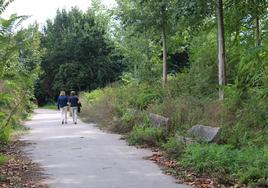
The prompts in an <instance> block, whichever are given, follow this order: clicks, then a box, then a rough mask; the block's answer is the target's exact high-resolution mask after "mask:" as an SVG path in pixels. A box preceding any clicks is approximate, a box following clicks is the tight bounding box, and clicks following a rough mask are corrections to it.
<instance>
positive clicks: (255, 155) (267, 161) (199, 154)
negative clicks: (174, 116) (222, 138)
mask: <svg viewBox="0 0 268 188" xmlns="http://www.w3.org/2000/svg"><path fill="white" fill-rule="evenodd" d="M181 162H182V164H183V165H184V166H185V167H188V168H191V169H192V170H194V171H196V172H199V173H207V174H210V175H212V176H215V177H216V178H217V179H218V180H219V181H221V182H222V181H227V182H229V181H233V182H235V181H236V180H238V181H239V182H240V183H241V184H242V183H246V184H257V183H258V182H262V183H263V181H262V180H265V179H267V178H268V168H267V166H268V149H267V148H247V149H241V150H238V149H234V147H232V146H230V145H213V144H211V145H207V144H192V145H189V146H187V148H186V150H185V152H184V154H183V155H182V159H181ZM223 178H225V179H223ZM222 183H225V182H222ZM267 185H268V184H267Z"/></svg>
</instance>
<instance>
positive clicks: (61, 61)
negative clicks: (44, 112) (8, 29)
mask: <svg viewBox="0 0 268 188" xmlns="http://www.w3.org/2000/svg"><path fill="white" fill-rule="evenodd" d="M107 14H108V13H107V12H106V11H105V10H103V9H102V8H101V6H100V5H99V4H98V2H97V1H95V2H94V3H93V7H90V8H89V9H88V11H86V12H85V13H83V12H82V11H81V10H79V9H78V8H72V9H71V10H70V11H66V10H65V9H63V10H61V11H57V15H56V17H55V18H54V20H53V21H52V20H48V21H47V25H46V27H45V28H44V31H43V32H44V33H43V35H42V42H41V45H42V47H43V48H44V49H45V52H46V53H45V54H44V57H43V58H42V63H41V68H42V70H43V72H42V75H41V77H40V80H39V82H38V84H39V85H37V86H38V87H37V89H38V88H39V89H40V91H37V92H36V97H38V100H39V101H44V100H45V98H46V97H47V98H51V99H54V97H55V96H56V95H58V92H59V91H60V90H66V91H71V90H75V91H85V90H87V91H88V90H93V89H96V88H99V87H103V86H105V85H106V84H108V83H111V82H114V81H116V80H117V79H118V77H119V76H120V75H121V72H122V71H123V69H124V65H123V61H122V60H121V59H122V58H121V57H120V56H119V55H117V54H115V53H114V44H113V42H112V41H111V39H110V38H109V35H108V34H107V32H108V31H107V30H106V29H107V27H108V26H107V25H108V23H109V19H108V18H109V17H108V15H107Z"/></svg>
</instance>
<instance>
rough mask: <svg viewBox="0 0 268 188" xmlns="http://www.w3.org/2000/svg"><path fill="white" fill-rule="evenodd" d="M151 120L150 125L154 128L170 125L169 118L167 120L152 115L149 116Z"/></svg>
mask: <svg viewBox="0 0 268 188" xmlns="http://www.w3.org/2000/svg"><path fill="white" fill-rule="evenodd" d="M149 120H150V123H151V124H152V125H153V126H154V127H164V128H166V127H168V124H169V118H166V117H164V116H160V115H157V114H153V113H150V114H149Z"/></svg>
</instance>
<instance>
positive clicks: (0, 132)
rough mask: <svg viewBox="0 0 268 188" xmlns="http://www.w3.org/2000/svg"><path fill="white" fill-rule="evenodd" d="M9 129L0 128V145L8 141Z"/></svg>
mask: <svg viewBox="0 0 268 188" xmlns="http://www.w3.org/2000/svg"><path fill="white" fill-rule="evenodd" d="M10 134H11V128H10V127H9V126H7V127H5V128H0V145H2V144H7V143H8V141H9V139H10Z"/></svg>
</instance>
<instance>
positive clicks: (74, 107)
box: [69, 91, 79, 124]
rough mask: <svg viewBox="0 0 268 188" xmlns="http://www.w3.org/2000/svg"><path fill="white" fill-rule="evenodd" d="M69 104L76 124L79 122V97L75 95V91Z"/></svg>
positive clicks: (72, 92)
mask: <svg viewBox="0 0 268 188" xmlns="http://www.w3.org/2000/svg"><path fill="white" fill-rule="evenodd" d="M69 105H70V107H71V112H72V117H73V122H74V124H77V110H78V105H79V98H78V97H77V96H76V95H75V91H71V96H70V97H69Z"/></svg>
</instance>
